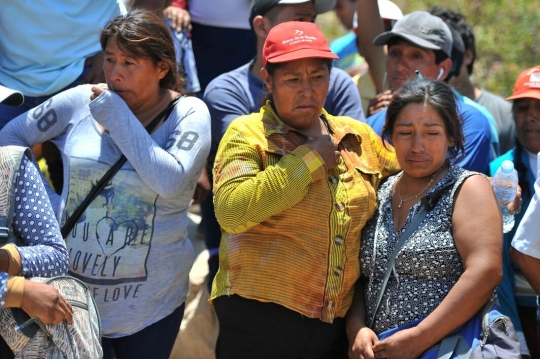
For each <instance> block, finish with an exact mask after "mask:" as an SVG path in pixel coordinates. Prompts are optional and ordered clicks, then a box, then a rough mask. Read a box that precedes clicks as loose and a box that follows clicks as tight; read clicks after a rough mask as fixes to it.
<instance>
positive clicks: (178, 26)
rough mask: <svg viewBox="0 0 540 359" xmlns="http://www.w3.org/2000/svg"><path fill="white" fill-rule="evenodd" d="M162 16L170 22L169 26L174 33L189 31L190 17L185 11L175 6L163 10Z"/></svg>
mask: <svg viewBox="0 0 540 359" xmlns="http://www.w3.org/2000/svg"><path fill="white" fill-rule="evenodd" d="M163 15H165V17H166V18H167V19H169V20H171V26H172V27H173V29H175V30H176V31H178V32H180V31H182V30H184V29H185V30H187V31H191V16H190V15H189V12H188V11H187V10H184V9H182V8H179V7H176V6H168V7H166V8H165V10H163Z"/></svg>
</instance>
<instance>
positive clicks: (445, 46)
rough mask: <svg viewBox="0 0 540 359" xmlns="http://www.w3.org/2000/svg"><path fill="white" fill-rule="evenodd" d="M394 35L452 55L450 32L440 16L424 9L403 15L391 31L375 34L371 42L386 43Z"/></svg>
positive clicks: (379, 44) (376, 43) (375, 43)
mask: <svg viewBox="0 0 540 359" xmlns="http://www.w3.org/2000/svg"><path fill="white" fill-rule="evenodd" d="M395 37H399V38H402V39H403V40H405V41H407V42H410V43H411V44H413V45H416V46H418V47H422V48H425V49H430V50H442V51H444V53H445V54H447V55H448V57H452V45H453V42H452V32H451V31H450V29H449V28H448V25H446V24H445V22H444V21H443V20H442V19H441V18H439V17H437V16H434V15H431V14H430V13H428V12H426V11H415V12H412V13H410V14H407V15H405V16H403V17H402V18H401V19H400V20H398V21H397V22H396V24H395V25H394V27H393V28H392V30H391V31H387V32H383V33H382V34H380V35H379V36H377V37H376V38H375V40H373V44H374V45H377V46H382V45H386V44H388V42H389V41H390V40H391V39H393V38H395Z"/></svg>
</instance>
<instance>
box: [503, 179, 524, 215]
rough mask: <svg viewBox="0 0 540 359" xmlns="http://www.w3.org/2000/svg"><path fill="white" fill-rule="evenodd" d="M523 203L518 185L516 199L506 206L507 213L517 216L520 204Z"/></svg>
mask: <svg viewBox="0 0 540 359" xmlns="http://www.w3.org/2000/svg"><path fill="white" fill-rule="evenodd" d="M522 203H523V199H522V198H521V187H520V186H519V185H518V186H517V190H516V197H515V198H514V200H513V201H512V202H510V203H508V205H507V206H506V208H507V209H508V212H509V213H510V214H517V213H519V212H521V204H522Z"/></svg>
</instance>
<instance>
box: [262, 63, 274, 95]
mask: <svg viewBox="0 0 540 359" xmlns="http://www.w3.org/2000/svg"><path fill="white" fill-rule="evenodd" d="M261 76H262V78H263V81H264V86H266V88H267V89H268V92H270V93H272V81H271V77H270V74H269V73H268V71H267V70H266V67H263V68H262V69H261Z"/></svg>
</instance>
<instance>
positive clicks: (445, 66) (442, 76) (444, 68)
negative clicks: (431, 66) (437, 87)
mask: <svg viewBox="0 0 540 359" xmlns="http://www.w3.org/2000/svg"><path fill="white" fill-rule="evenodd" d="M437 66H439V68H440V69H439V75H438V79H437V80H443V81H444V80H446V78H447V77H448V74H449V73H450V69H451V68H452V59H446V60H444V61H441V63H440V64H438V65H437Z"/></svg>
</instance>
